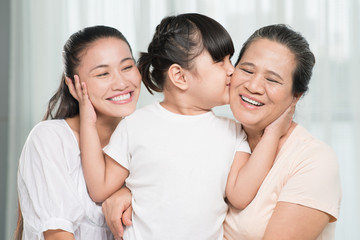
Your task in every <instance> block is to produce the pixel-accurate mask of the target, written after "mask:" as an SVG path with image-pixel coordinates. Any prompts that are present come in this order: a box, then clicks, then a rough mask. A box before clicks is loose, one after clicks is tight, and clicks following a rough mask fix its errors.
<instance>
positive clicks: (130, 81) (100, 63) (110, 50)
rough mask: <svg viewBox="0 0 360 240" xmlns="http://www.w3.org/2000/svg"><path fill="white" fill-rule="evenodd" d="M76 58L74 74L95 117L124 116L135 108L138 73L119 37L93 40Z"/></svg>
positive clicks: (128, 50)
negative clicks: (86, 92) (79, 62)
mask: <svg viewBox="0 0 360 240" xmlns="http://www.w3.org/2000/svg"><path fill="white" fill-rule="evenodd" d="M80 58H81V64H80V65H79V67H78V69H77V71H78V75H79V78H80V81H83V82H85V83H86V86H87V90H88V94H89V98H90V100H91V102H92V104H93V106H94V108H95V111H96V113H97V116H98V117H99V116H108V117H124V116H127V115H129V114H131V113H132V112H133V111H135V108H136V103H137V100H138V98H139V93H140V83H141V76H140V73H139V70H138V68H137V67H136V64H135V62H134V59H133V57H132V55H131V52H130V49H129V47H128V45H127V44H126V43H125V42H124V41H123V40H121V39H118V38H114V37H109V38H102V39H99V40H96V41H95V42H94V43H92V44H91V45H90V46H89V47H88V48H87V49H86V50H85V51H84V53H83V55H82V56H80Z"/></svg>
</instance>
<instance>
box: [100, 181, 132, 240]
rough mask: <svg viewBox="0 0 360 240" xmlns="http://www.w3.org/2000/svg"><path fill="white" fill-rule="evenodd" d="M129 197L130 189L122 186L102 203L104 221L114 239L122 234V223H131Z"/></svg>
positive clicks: (126, 224) (128, 224) (127, 224)
mask: <svg viewBox="0 0 360 240" xmlns="http://www.w3.org/2000/svg"><path fill="white" fill-rule="evenodd" d="M131 198H132V197H131V192H130V190H129V189H128V188H127V187H125V186H124V187H122V188H121V189H120V190H119V191H117V192H116V193H114V194H113V195H111V197H109V198H108V199H106V200H105V201H104V202H103V204H102V211H103V213H104V216H105V219H106V223H107V225H108V226H109V228H110V230H111V232H112V233H113V235H114V237H115V239H118V238H119V239H120V238H121V237H122V236H123V234H124V228H123V224H124V225H125V226H130V225H131V214H132V207H131Z"/></svg>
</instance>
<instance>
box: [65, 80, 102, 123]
mask: <svg viewBox="0 0 360 240" xmlns="http://www.w3.org/2000/svg"><path fill="white" fill-rule="evenodd" d="M74 82H75V84H73V82H72V81H71V79H70V78H68V77H67V78H66V85H67V86H68V88H69V91H70V94H71V95H72V96H73V97H74V98H75V99H76V100H77V101H78V102H79V111H80V119H81V121H84V120H85V121H89V122H92V123H95V122H96V112H95V109H94V107H93V105H92V103H91V101H90V99H89V95H88V93H87V88H86V84H85V82H80V79H79V76H78V75H75V76H74Z"/></svg>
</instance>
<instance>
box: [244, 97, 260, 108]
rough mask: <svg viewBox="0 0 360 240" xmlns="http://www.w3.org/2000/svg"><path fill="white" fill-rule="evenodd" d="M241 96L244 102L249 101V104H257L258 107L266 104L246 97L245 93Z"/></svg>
mask: <svg viewBox="0 0 360 240" xmlns="http://www.w3.org/2000/svg"><path fill="white" fill-rule="evenodd" d="M240 97H241V99H242V100H243V101H244V102H246V103H248V104H251V105H254V106H257V107H260V106H263V105H264V104H263V103H261V102H258V101H255V100H253V99H250V98H247V97H245V96H243V95H240Z"/></svg>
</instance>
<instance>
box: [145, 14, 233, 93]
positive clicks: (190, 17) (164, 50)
mask: <svg viewBox="0 0 360 240" xmlns="http://www.w3.org/2000/svg"><path fill="white" fill-rule="evenodd" d="M204 50H207V51H208V52H209V54H210V55H211V57H212V59H213V60H214V61H216V62H218V61H222V60H223V59H224V58H225V57H226V56H227V55H230V56H232V55H233V54H234V45H233V42H232V40H231V37H230V35H229V33H228V32H227V31H226V30H225V28H224V27H223V26H222V25H221V24H220V23H218V22H217V21H215V20H214V19H212V18H210V17H207V16H204V15H201V14H197V13H187V14H180V15H177V16H169V17H165V18H164V19H162V21H161V22H160V24H159V25H158V26H157V27H156V30H155V34H154V36H153V39H152V41H151V42H150V44H149V47H148V51H147V52H146V53H145V52H143V53H141V55H140V58H139V61H138V66H139V70H140V73H141V76H142V79H143V83H144V85H145V86H146V88H147V89H148V91H149V92H150V93H152V91H156V92H162V91H163V89H164V84H165V80H166V72H167V71H168V69H169V67H170V66H171V65H172V64H179V65H180V66H181V67H183V68H185V69H191V68H192V67H193V66H192V60H194V58H196V57H197V56H199V55H200V54H201V53H202V52H203V51H204Z"/></svg>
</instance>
